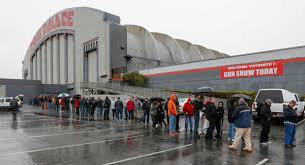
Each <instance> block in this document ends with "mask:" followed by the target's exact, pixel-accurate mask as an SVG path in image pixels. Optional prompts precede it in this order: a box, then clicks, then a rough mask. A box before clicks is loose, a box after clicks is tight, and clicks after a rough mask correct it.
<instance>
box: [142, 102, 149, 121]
mask: <svg viewBox="0 0 305 165" xmlns="http://www.w3.org/2000/svg"><path fill="white" fill-rule="evenodd" d="M142 109H143V114H144V115H143V123H144V124H145V123H147V125H149V115H150V102H149V100H148V98H146V99H145V101H144V102H143V104H142Z"/></svg>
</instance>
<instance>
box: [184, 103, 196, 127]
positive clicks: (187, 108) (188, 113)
mask: <svg viewBox="0 0 305 165" xmlns="http://www.w3.org/2000/svg"><path fill="white" fill-rule="evenodd" d="M183 112H184V115H185V132H187V129H188V125H190V131H191V133H192V132H193V116H194V107H193V104H192V99H191V98H188V99H187V102H186V103H185V104H184V106H183Z"/></svg>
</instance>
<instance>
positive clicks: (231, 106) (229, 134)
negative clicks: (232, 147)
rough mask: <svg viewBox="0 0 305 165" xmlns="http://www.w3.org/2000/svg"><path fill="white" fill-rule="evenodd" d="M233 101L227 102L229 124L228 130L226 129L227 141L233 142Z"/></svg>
mask: <svg viewBox="0 0 305 165" xmlns="http://www.w3.org/2000/svg"><path fill="white" fill-rule="evenodd" d="M235 105H236V103H235V101H234V100H233V99H232V100H230V101H229V108H228V122H229V128H228V140H229V141H231V142H233V141H234V138H235V124H234V119H233V112H234V110H235Z"/></svg>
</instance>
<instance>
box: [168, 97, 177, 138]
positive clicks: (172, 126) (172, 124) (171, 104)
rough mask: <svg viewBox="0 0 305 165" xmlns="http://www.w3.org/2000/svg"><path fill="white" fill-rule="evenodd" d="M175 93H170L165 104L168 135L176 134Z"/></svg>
mask: <svg viewBox="0 0 305 165" xmlns="http://www.w3.org/2000/svg"><path fill="white" fill-rule="evenodd" d="M175 98H176V95H174V94H172V95H171V96H170V100H169V101H168V104H167V110H168V116H169V136H172V137H174V136H176V135H177V133H176V116H177V109H176V104H175Z"/></svg>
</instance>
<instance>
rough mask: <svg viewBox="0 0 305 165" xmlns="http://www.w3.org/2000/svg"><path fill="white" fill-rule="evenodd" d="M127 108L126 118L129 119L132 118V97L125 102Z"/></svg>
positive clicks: (133, 106) (133, 108)
mask: <svg viewBox="0 0 305 165" xmlns="http://www.w3.org/2000/svg"><path fill="white" fill-rule="evenodd" d="M127 110H128V119H129V121H131V120H133V111H134V110H135V103H134V101H133V100H132V98H130V99H129V101H128V102H127Z"/></svg>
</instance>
